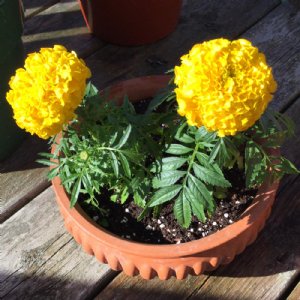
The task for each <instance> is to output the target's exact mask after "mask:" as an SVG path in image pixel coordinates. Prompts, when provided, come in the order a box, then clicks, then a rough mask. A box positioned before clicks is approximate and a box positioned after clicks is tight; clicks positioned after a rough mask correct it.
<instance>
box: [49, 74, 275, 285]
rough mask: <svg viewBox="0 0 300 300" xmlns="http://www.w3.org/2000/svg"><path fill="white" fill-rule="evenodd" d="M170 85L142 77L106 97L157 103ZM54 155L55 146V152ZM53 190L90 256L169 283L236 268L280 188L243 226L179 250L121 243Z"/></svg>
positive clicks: (262, 192)
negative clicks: (237, 258)
mask: <svg viewBox="0 0 300 300" xmlns="http://www.w3.org/2000/svg"><path fill="white" fill-rule="evenodd" d="M169 80H170V77H169V76H147V77H140V78H135V79H131V80H127V81H123V82H121V83H118V84H116V85H113V86H112V87H110V88H109V89H106V90H104V91H103V93H105V94H106V95H107V92H109V98H110V99H115V100H118V101H119V102H121V101H122V99H123V96H124V95H125V94H126V95H128V97H129V98H130V100H131V101H133V102H134V101H138V100H141V99H146V98H149V97H152V96H153V95H154V94H156V93H157V92H158V91H159V90H160V89H161V88H164V87H165V86H166V84H167V83H168V81H169ZM59 140H60V136H57V140H56V142H57V143H59ZM54 149H55V143H54V145H53V146H52V152H53V151H54ZM274 154H278V153H274ZM52 185H53V188H54V191H55V194H56V199H57V203H58V205H59V208H60V211H61V214H62V216H63V218H64V221H65V227H66V229H67V230H68V231H69V232H70V234H71V235H72V236H73V237H74V239H75V240H76V241H77V242H78V243H79V244H81V245H82V248H83V249H84V251H86V252H87V253H89V254H91V255H95V256H96V258H97V259H98V260H99V261H100V262H102V263H107V264H109V266H110V267H111V268H112V269H114V270H123V271H124V272H125V273H126V274H127V275H130V276H134V275H137V274H140V275H141V276H142V277H143V278H145V279H151V278H153V277H156V276H158V277H159V278H160V279H162V280H166V279H168V278H170V277H171V276H176V278H177V279H183V278H185V277H186V276H187V275H188V274H191V275H199V274H202V273H203V272H204V271H211V270H214V269H216V268H217V267H218V266H219V265H220V264H227V263H229V262H231V261H232V260H233V259H234V257H235V256H236V255H237V254H239V253H241V252H242V251H243V250H244V249H245V248H246V247H247V246H248V245H249V244H251V243H252V242H254V240H255V239H256V237H257V235H258V233H259V232H260V230H261V229H262V228H263V227H264V225H265V222H266V220H267V218H268V217H269V215H270V213H271V208H272V205H273V202H274V199H275V195H276V191H277V189H278V185H279V183H278V182H275V183H273V184H272V185H270V184H267V183H265V184H264V185H262V186H261V187H260V189H259V190H258V193H257V196H256V197H255V199H254V200H253V203H252V205H251V206H250V207H249V208H248V209H247V210H246V211H245V212H244V213H243V214H242V216H241V219H240V220H238V221H237V222H235V223H233V224H231V225H228V226H227V227H225V228H223V229H222V230H220V231H218V232H216V233H214V234H212V235H209V236H207V237H204V238H202V239H200V240H195V241H191V242H187V243H183V244H176V245H152V244H142V243H137V242H132V241H128V240H125V239H123V238H121V237H118V236H116V235H114V234H112V233H110V232H108V231H107V230H105V229H103V228H102V227H100V226H99V225H97V224H96V223H95V222H94V221H93V220H92V219H91V218H89V217H88V216H87V215H86V214H85V213H84V211H83V210H82V209H81V208H80V206H79V205H78V204H76V205H75V207H74V208H72V209H71V208H70V200H69V197H68V195H67V194H66V192H65V190H64V188H63V186H62V185H61V181H60V179H59V178H58V177H56V178H54V180H53V181H52Z"/></svg>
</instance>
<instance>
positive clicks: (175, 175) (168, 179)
mask: <svg viewBox="0 0 300 300" xmlns="http://www.w3.org/2000/svg"><path fill="white" fill-rule="evenodd" d="M185 174H186V172H185V171H178V170H167V171H163V172H162V173H160V174H158V175H157V176H156V177H154V178H153V181H152V184H153V187H154V188H155V189H158V188H161V187H166V186H170V185H172V184H174V183H176V182H177V181H178V180H179V179H180V178H182V177H183V176H184V175H185Z"/></svg>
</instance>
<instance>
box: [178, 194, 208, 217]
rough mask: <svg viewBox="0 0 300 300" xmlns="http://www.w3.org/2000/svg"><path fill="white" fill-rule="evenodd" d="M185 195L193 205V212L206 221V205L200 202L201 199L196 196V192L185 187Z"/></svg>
mask: <svg viewBox="0 0 300 300" xmlns="http://www.w3.org/2000/svg"><path fill="white" fill-rule="evenodd" d="M183 193H184V196H185V197H186V198H187V199H188V200H189V202H190V204H191V207H192V213H193V214H194V215H195V216H196V217H197V218H198V219H199V220H200V221H201V222H205V221H206V216H205V212H204V206H203V205H202V204H201V203H200V201H199V199H197V198H195V197H194V194H193V193H192V192H191V191H190V190H189V189H188V188H185V189H184V191H183Z"/></svg>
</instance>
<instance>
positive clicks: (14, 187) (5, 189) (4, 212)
mask: <svg viewBox="0 0 300 300" xmlns="http://www.w3.org/2000/svg"><path fill="white" fill-rule="evenodd" d="M39 152H48V145H47V143H46V141H43V140H41V139H38V138H37V137H28V138H27V139H26V140H25V141H24V142H23V144H22V145H21V146H20V147H19V148H18V150H17V151H16V152H14V153H13V154H12V155H11V156H10V157H9V158H8V159H6V160H5V161H2V162H0V224H1V223H2V222H4V221H5V220H6V219H7V218H8V217H10V216H11V215H12V214H13V213H14V212H16V211H17V210H18V209H19V208H21V207H22V206H24V205H25V204H26V203H28V202H29V201H30V200H31V199H33V198H34V197H36V196H37V195H38V194H39V193H40V192H42V191H43V190H44V189H45V188H47V187H48V186H49V185H50V183H49V182H48V180H47V178H46V173H47V170H48V168H46V167H43V166H42V165H40V164H38V163H36V162H35V161H36V160H37V159H38V158H40V157H39V155H38V153H39Z"/></svg>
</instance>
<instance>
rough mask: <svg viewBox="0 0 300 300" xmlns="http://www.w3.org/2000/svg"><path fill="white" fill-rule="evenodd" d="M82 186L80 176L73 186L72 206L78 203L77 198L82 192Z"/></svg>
mask: <svg viewBox="0 0 300 300" xmlns="http://www.w3.org/2000/svg"><path fill="white" fill-rule="evenodd" d="M80 188H81V177H79V178H78V179H77V180H76V182H75V184H74V186H73V188H72V193H71V202H70V207H71V208H72V207H74V205H75V204H76V202H77V200H78V196H79V192H80Z"/></svg>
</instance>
